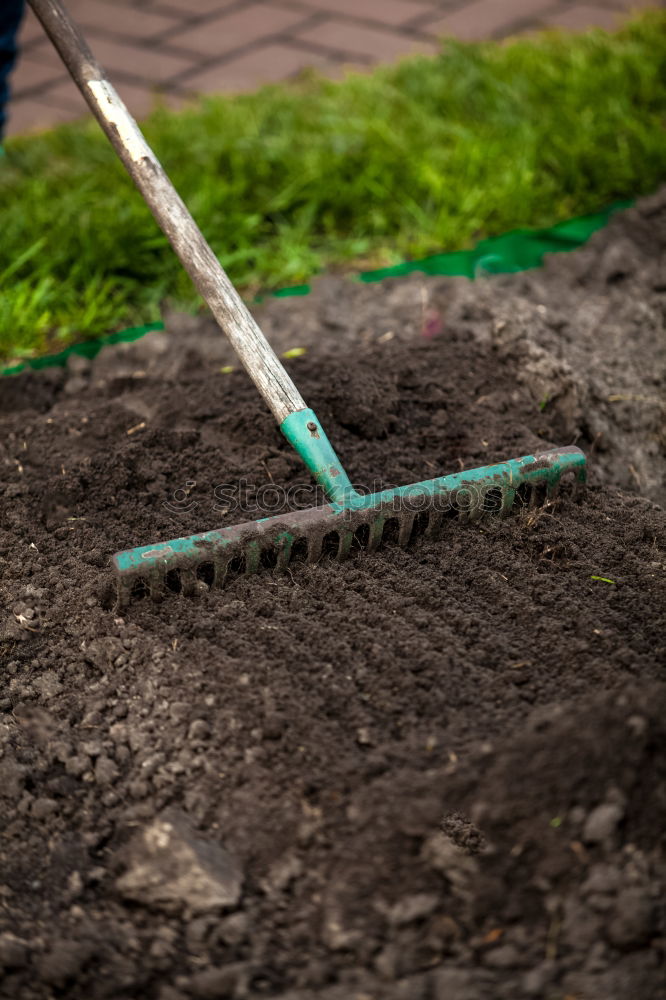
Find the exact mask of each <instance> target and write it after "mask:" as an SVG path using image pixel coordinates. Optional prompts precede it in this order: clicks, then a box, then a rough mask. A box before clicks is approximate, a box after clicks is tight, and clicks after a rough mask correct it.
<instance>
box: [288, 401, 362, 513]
mask: <svg viewBox="0 0 666 1000" xmlns="http://www.w3.org/2000/svg"><path fill="white" fill-rule="evenodd" d="M280 430H281V431H282V433H283V434H284V436H285V437H286V439H287V441H288V442H289V444H290V445H291V446H292V448H294V449H295V450H296V451H297V452H298V454H299V455H300V456H301V458H302V459H303V461H304V462H305V464H306V466H307V467H308V469H309V470H310V472H311V473H312V475H313V476H314V478H315V480H316V481H317V482H318V483H319V485H320V486H323V488H324V490H325V492H326V496H327V497H328V499H329V500H331V501H333V502H334V503H341V504H343V505H345V506H346V505H348V504H350V503H351V502H352V501H353V499H354V497H356V496H357V493H356V491H355V490H354V487H353V486H352V484H351V482H350V481H349V476H348V475H347V473H346V472H345V470H344V469H343V468H342V463H341V461H340V459H339V458H338V456H337V455H336V453H335V450H334V448H333V445H332V444H331V442H330V441H329V440H328V438H327V437H326V432H325V431H324V428H323V427H322V425H321V423H320V421H319V420H318V419H317V414H316V413H315V412H314V410H309V409H308V410H298V411H297V412H296V413H290V414H289V416H288V417H286V418H285V419H284V420H283V421H282V423H281V424H280Z"/></svg>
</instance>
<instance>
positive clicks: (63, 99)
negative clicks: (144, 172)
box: [48, 80, 182, 118]
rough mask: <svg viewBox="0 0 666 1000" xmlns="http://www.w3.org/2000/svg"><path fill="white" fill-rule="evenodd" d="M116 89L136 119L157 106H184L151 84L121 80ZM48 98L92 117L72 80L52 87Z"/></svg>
mask: <svg viewBox="0 0 666 1000" xmlns="http://www.w3.org/2000/svg"><path fill="white" fill-rule="evenodd" d="M116 89H117V91H118V93H119V94H120V97H121V98H122V100H123V101H124V102H125V104H126V105H127V107H128V109H129V111H130V113H131V114H132V115H133V116H134V118H145V117H146V115H148V114H149V113H150V112H151V111H152V110H153V109H154V108H155V106H156V105H157V104H167V105H169V107H177V106H179V105H180V104H182V100H178V99H176V98H175V97H173V96H172V95H170V94H165V93H163V92H162V91H160V90H159V89H158V88H155V87H153V86H151V85H150V84H146V85H144V86H142V85H140V84H134V83H128V82H127V81H125V80H120V81H118V84H117V87H116ZM48 97H49V99H50V100H53V101H56V102H57V103H58V104H63V105H68V106H71V107H72V108H74V109H76V110H77V111H78V116H82V115H88V114H90V115H92V112H91V111H90V108H89V107H88V105H87V104H86V102H85V101H84V99H83V97H82V96H81V94H80V93H79V91H78V89H77V87H76V86H75V84H74V83H72V81H71V80H63V81H61V82H60V83H58V84H56V85H55V86H53V87H50V88H49V91H48Z"/></svg>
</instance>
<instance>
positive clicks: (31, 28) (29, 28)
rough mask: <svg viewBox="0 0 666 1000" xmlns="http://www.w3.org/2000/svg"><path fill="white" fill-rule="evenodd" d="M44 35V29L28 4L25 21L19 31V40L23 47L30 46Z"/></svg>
mask: <svg viewBox="0 0 666 1000" xmlns="http://www.w3.org/2000/svg"><path fill="white" fill-rule="evenodd" d="M43 37H44V29H43V28H42V26H41V24H40V23H39V21H38V20H37V18H36V17H35V15H34V14H33V12H32V10H31V8H30V7H27V6H26V9H25V14H24V15H23V21H22V22H21V28H20V31H19V42H20V45H21V48H22V49H25V48H27V47H29V46H30V45H31V44H32V43H34V42H35V41H37V40H39V39H42V38H43Z"/></svg>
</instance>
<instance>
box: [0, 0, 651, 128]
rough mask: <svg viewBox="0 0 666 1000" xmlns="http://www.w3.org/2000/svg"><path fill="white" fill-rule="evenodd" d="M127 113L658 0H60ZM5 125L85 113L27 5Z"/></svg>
mask: <svg viewBox="0 0 666 1000" xmlns="http://www.w3.org/2000/svg"><path fill="white" fill-rule="evenodd" d="M0 2H2V0H0ZM66 3H67V6H68V8H69V10H70V12H71V14H72V15H73V16H74V18H75V19H76V20H77V21H78V22H79V23H80V24H81V26H82V27H83V28H84V32H85V34H86V36H87V38H88V40H89V42H90V45H91V48H92V49H93V51H94V53H95V55H96V56H97V58H98V59H99V61H100V62H101V63H102V65H103V66H104V67H105V68H106V70H107V71H108V74H109V76H110V78H111V80H112V81H113V82H114V83H115V84H116V86H117V89H118V90H119V92H120V94H121V95H122V97H123V99H124V100H125V102H126V103H127V104H128V106H129V108H130V110H131V111H132V113H133V114H134V115H135V116H136V117H138V118H141V117H142V116H143V115H145V114H146V113H147V112H148V111H149V110H150V108H151V106H152V104H153V103H154V101H155V98H156V95H160V97H161V99H162V100H163V101H166V102H167V103H170V104H174V105H178V104H179V103H182V102H183V101H186V100H187V99H188V98H191V97H192V96H193V95H194V94H197V93H215V92H231V93H233V92H238V91H243V90H252V89H253V88H255V87H257V86H259V85H260V84H262V83H268V82H273V81H278V80H284V79H287V78H288V77H290V76H294V75H295V74H297V73H298V72H299V71H300V70H302V69H304V68H305V67H308V66H313V67H316V68H317V69H318V70H320V71H321V72H323V73H326V74H328V75H331V76H337V77H339V76H340V75H342V74H343V73H344V70H345V67H355V68H363V67H368V66H372V65H373V64H375V63H379V62H388V61H391V60H394V59H397V58H399V57H400V56H404V55H407V54H409V53H410V52H423V53H433V52H435V51H436V49H437V44H438V43H437V39H438V38H439V37H440V36H442V35H454V36H456V37H458V38H463V39H481V38H504V37H506V36H508V35H512V34H517V33H520V32H525V31H530V30H533V29H535V28H539V27H544V26H558V27H562V28H566V29H569V30H573V31H578V30H582V29H585V28H588V27H591V26H593V25H596V26H599V27H603V28H610V29H612V28H614V27H616V26H617V25H618V24H619V23H620V22H621V20H622V19H623V18H625V17H626V16H627V13H628V12H629V11H630V10H635V9H637V8H640V7H647V6H663V5H664V4H665V3H666V0H591V2H590V3H583V2H576V0H66ZM21 37H22V56H21V60H20V63H19V65H18V67H17V69H16V71H15V73H14V78H13V87H14V99H13V101H12V105H11V119H10V123H9V129H8V131H9V133H10V134H16V133H20V132H25V131H31V130H35V129H39V128H44V127H48V126H49V125H54V124H56V123H58V122H62V121H67V120H69V119H72V118H77V117H79V116H81V115H82V114H85V113H87V109H86V107H85V105H84V103H83V99H82V98H81V97H80V96H79V94H78V91H77V90H76V88H75V87H74V85H73V84H72V82H71V80H70V79H69V77H68V76H67V73H66V71H65V69H64V67H63V65H62V63H61V62H60V59H59V57H58V56H57V55H56V53H55V51H54V50H53V48H52V47H51V44H50V42H49V41H48V39H47V38H46V37H45V35H44V33H43V31H42V29H41V26H40V25H39V23H38V22H37V21H36V20H35V18H34V16H33V14H32V12H31V11H29V12H28V14H27V16H26V19H25V22H24V24H23V28H22V35H21Z"/></svg>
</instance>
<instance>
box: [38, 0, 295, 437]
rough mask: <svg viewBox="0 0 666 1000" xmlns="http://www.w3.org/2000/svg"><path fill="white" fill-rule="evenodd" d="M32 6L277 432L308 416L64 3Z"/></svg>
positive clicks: (49, 0) (53, 0)
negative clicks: (295, 416) (296, 416)
mask: <svg viewBox="0 0 666 1000" xmlns="http://www.w3.org/2000/svg"><path fill="white" fill-rule="evenodd" d="M28 2H29V3H30V6H31V7H32V9H33V10H34V12H35V14H36V15H37V17H38V18H39V20H40V21H41V23H42V25H43V26H44V30H45V31H46V34H47V35H48V36H49V38H50V39H51V41H52V42H53V44H54V46H55V48H56V49H57V51H58V52H59V54H60V56H61V58H62V60H63V62H64V63H65V65H66V66H67V69H68V70H69V72H70V74H71V76H72V78H73V80H74V82H75V83H76V85H77V86H78V88H79V90H80V91H81V93H82V94H83V96H84V98H85V99H86V101H87V103H88V104H89V106H90V109H91V110H92V113H93V114H94V115H95V117H96V118H97V121H98V122H99V123H100V125H101V126H102V128H103V129H104V131H105V133H106V135H107V136H108V138H109V140H110V142H111V144H112V145H113V147H114V149H115V151H116V152H117V154H118V156H119V157H120V159H121V160H122V162H123V164H124V165H125V168H126V170H127V172H128V173H129V175H130V176H131V178H132V180H133V181H134V183H135V184H136V186H137V187H138V189H139V191H140V192H141V194H142V195H143V197H144V199H145V201H146V203H147V205H148V207H149V208H150V210H151V212H152V213H153V215H154V216H155V219H156V221H157V224H158V225H159V227H160V229H161V230H162V232H163V233H164V234H165V236H166V237H167V239H168V240H169V242H170V243H171V246H172V247H173V248H174V250H175V251H176V253H177V255H178V257H179V259H180V261H181V263H182V265H183V267H184V268H185V270H186V271H187V272H188V274H189V275H190V277H191V278H192V281H193V282H194V284H195V285H196V287H197V289H198V291H199V292H200V294H201V296H202V298H203V299H204V300H205V302H206V303H207V304H208V306H209V308H210V310H211V312H212V313H213V316H214V317H215V319H216V320H217V322H218V324H219V326H220V328H221V330H222V331H223V333H225V334H226V336H227V337H228V339H229V341H230V342H231V344H232V346H233V348H234V350H235V351H236V354H237V355H238V357H239V358H240V360H241V362H242V364H243V366H244V368H245V370H246V371H247V373H248V375H249V376H250V378H251V379H252V381H253V382H254V384H255V385H256V387H257V389H258V390H259V392H260V393H261V395H262V396H263V397H264V399H265V400H266V402H267V404H268V406H269V407H270V409H271V411H272V412H273V414H274V416H275V419H276V420H277V422H278V424H281V423H282V421H283V420H284V419H285V418H286V417H287V416H289V414H291V413H295V412H296V411H298V410H304V409H306V404H305V401H304V400H303V398H302V396H301V394H300V393H299V391H298V389H297V388H296V386H295V385H294V383H293V382H292V380H291V379H290V378H289V375H288V374H287V372H286V371H285V370H284V367H283V366H282V364H281V363H280V361H279V360H278V358H277V357H276V355H275V353H274V351H273V349H272V347H271V346H270V344H269V343H268V341H267V340H266V338H265V337H264V335H263V333H262V332H261V330H260V329H259V327H258V326H257V324H256V323H255V321H254V319H253V318H252V316H251V315H250V312H249V311H248V309H247V308H246V306H245V304H244V302H243V300H242V299H241V297H240V295H239V294H238V292H237V291H236V289H235V288H234V286H233V285H232V283H231V281H230V280H229V278H228V277H227V274H226V272H225V271H224V268H223V267H222V266H221V264H220V262H219V261H218V259H217V257H216V256H215V254H214V253H213V251H212V250H211V248H210V247H209V246H208V243H207V242H206V240H205V239H204V237H203V236H202V234H201V231H200V230H199V227H198V226H197V224H196V222H195V221H194V219H193V218H192V216H191V215H190V213H189V211H188V210H187V208H186V206H185V204H184V202H183V200H182V199H181V197H180V195H179V194H178V192H177V191H176V189H175V188H174V186H173V184H172V183H171V181H170V180H169V178H168V177H167V175H166V173H165V171H164V169H163V168H162V166H161V164H160V163H159V161H158V159H157V157H156V156H155V154H154V153H153V151H152V150H151V148H150V146H149V145H148V143H147V142H146V140H145V138H144V136H143V134H142V133H141V130H140V129H139V127H138V125H137V124H136V122H135V121H134V119H133V118H132V116H131V115H130V113H129V111H128V110H127V108H126V107H125V105H124V104H123V102H122V100H121V99H120V97H119V96H118V94H117V93H116V91H115V89H114V87H113V86H112V85H111V84H110V83H109V81H108V80H107V79H106V77H105V74H104V71H103V70H102V68H101V67H100V65H99V64H98V63H97V61H96V59H95V57H94V56H93V54H92V52H91V51H90V49H89V47H88V45H87V43H86V41H85V39H84V38H83V35H82V34H81V32H80V30H79V29H78V27H77V26H76V25H75V24H74V23H73V21H72V19H71V18H70V16H69V14H68V13H67V12H66V10H65V8H64V7H63V5H62V3H61V2H60V0H28Z"/></svg>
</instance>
